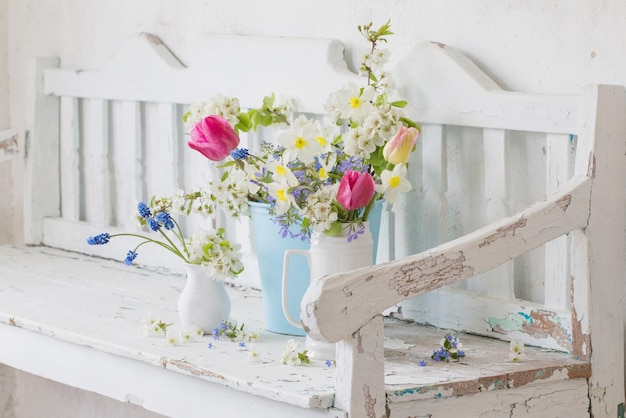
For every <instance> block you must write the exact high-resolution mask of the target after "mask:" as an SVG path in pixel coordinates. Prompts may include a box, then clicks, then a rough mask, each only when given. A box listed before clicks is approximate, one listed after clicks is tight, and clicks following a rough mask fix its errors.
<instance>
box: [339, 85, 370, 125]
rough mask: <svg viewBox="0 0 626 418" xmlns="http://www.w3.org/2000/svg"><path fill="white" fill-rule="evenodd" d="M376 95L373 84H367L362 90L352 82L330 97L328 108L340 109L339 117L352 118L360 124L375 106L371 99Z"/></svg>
mask: <svg viewBox="0 0 626 418" xmlns="http://www.w3.org/2000/svg"><path fill="white" fill-rule="evenodd" d="M375 95H376V91H375V90H374V87H372V86H366V87H364V88H363V89H362V90H361V87H359V86H358V85H356V84H355V83H350V84H349V85H348V86H346V87H345V88H343V89H340V90H338V91H337V92H335V93H333V94H332V95H331V96H330V97H329V102H328V103H327V108H328V109H329V110H331V111H332V110H333V109H335V111H336V112H337V111H338V113H339V119H344V120H352V121H354V122H356V123H359V124H360V123H362V122H363V121H364V120H365V118H366V117H367V115H368V114H369V113H370V112H371V111H372V109H373V108H374V105H373V104H372V103H371V101H372V100H373V99H374V97H375Z"/></svg>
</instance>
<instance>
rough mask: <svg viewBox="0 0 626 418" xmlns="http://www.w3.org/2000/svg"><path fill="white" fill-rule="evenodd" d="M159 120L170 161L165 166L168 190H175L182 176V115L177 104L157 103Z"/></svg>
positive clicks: (180, 182)
mask: <svg viewBox="0 0 626 418" xmlns="http://www.w3.org/2000/svg"><path fill="white" fill-rule="evenodd" d="M158 106H159V111H158V113H159V121H160V123H161V125H160V126H161V131H162V135H163V138H162V139H163V142H161V143H162V144H164V147H165V148H167V149H168V151H169V155H170V161H169V164H168V167H167V171H168V177H169V184H167V185H166V187H167V189H168V190H176V189H178V188H180V187H181V184H182V181H183V178H182V172H181V161H180V158H181V151H182V147H181V137H182V127H181V121H182V119H181V118H182V116H179V114H178V106H177V105H176V104H174V103H159V105H158Z"/></svg>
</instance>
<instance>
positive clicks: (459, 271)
mask: <svg viewBox="0 0 626 418" xmlns="http://www.w3.org/2000/svg"><path fill="white" fill-rule="evenodd" d="M464 261H465V256H464V255H463V252H461V251H459V252H458V253H455V254H451V255H449V256H448V255H444V254H441V255H438V256H436V257H427V258H425V259H423V260H418V261H416V262H413V263H407V264H406V265H404V266H402V268H401V269H400V270H399V271H398V273H397V275H396V276H395V277H394V278H392V279H391V280H390V281H389V288H390V289H395V290H396V291H397V292H398V294H399V295H403V296H408V295H409V294H411V293H416V294H419V293H423V292H424V291H427V290H431V289H437V288H439V287H441V286H440V285H439V282H440V281H445V282H449V283H451V282H455V281H457V280H459V279H461V278H466V277H470V276H472V274H473V272H474V269H473V267H471V266H468V265H465V264H464ZM425 277H428V278H429V279H430V280H422V279H423V278H425Z"/></svg>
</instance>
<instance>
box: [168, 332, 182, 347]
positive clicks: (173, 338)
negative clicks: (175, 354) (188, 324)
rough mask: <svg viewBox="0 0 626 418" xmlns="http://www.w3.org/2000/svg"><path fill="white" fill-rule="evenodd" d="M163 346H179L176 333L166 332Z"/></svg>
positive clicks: (178, 338)
mask: <svg viewBox="0 0 626 418" xmlns="http://www.w3.org/2000/svg"><path fill="white" fill-rule="evenodd" d="M165 344H167V345H172V346H174V345H179V344H180V335H179V333H178V332H176V331H168V332H167V334H166V335H165Z"/></svg>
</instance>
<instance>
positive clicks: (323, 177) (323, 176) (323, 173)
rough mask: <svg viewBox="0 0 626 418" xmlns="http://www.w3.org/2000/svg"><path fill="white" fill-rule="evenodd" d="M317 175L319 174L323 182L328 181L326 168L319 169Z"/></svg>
mask: <svg viewBox="0 0 626 418" xmlns="http://www.w3.org/2000/svg"><path fill="white" fill-rule="evenodd" d="M317 174H318V176H319V178H320V179H322V180H326V177H327V176H326V169H325V168H324V167H321V168H320V169H319V171H318V172H317Z"/></svg>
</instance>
